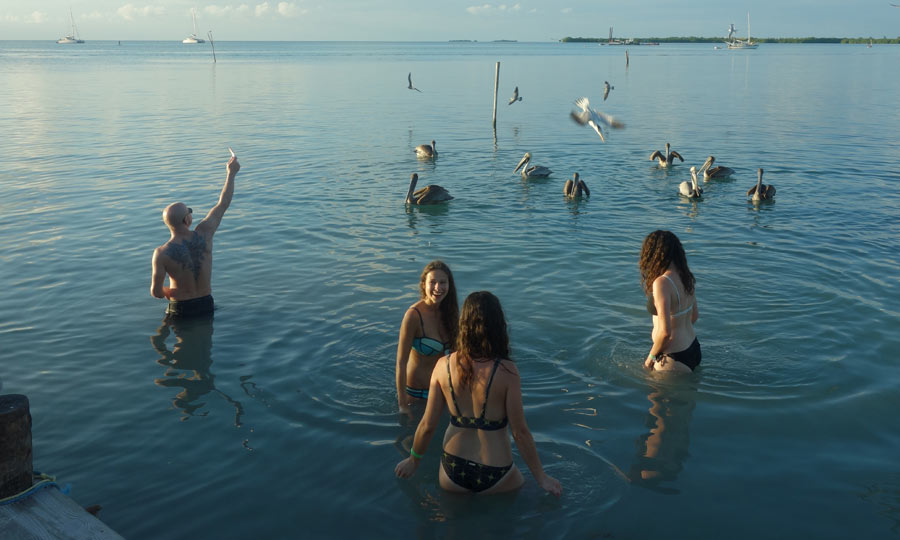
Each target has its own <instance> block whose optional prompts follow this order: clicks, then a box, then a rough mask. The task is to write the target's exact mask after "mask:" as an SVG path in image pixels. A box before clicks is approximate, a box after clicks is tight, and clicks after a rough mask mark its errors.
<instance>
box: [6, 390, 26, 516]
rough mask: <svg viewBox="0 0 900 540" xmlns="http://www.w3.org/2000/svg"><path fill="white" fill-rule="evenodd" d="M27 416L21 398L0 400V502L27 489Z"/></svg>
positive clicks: (23, 401)
mask: <svg viewBox="0 0 900 540" xmlns="http://www.w3.org/2000/svg"><path fill="white" fill-rule="evenodd" d="M31 459H32V458H31V412H30V410H29V407H28V398H27V397H25V396H23V395H21V394H8V395H5V396H0V499H3V498H5V497H10V496H12V495H15V494H16V493H19V492H21V491H24V490H26V489H28V488H30V487H31V478H32V475H33V473H34V469H33V467H32V461H31Z"/></svg>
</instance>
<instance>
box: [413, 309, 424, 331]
mask: <svg viewBox="0 0 900 540" xmlns="http://www.w3.org/2000/svg"><path fill="white" fill-rule="evenodd" d="M413 311H415V312H416V315H418V316H419V326H420V327H421V328H422V337H425V320H424V319H423V318H422V314H421V313H420V312H419V308H413Z"/></svg>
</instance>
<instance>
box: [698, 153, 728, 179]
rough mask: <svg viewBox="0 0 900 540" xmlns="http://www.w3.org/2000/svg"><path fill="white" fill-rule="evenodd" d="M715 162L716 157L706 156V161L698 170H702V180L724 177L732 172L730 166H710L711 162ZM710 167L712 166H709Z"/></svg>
mask: <svg viewBox="0 0 900 540" xmlns="http://www.w3.org/2000/svg"><path fill="white" fill-rule="evenodd" d="M715 162H716V158H714V157H713V156H709V157H708V158H706V163H704V164H703V167H701V168H700V170H702V171H703V181H704V182H706V181H707V180H710V179H713V178H725V177H728V176H731V175H732V174H734V169H732V168H731V167H722V166H721V165H717V166H715V167H712V164H713V163H715ZM710 167H712V168H710Z"/></svg>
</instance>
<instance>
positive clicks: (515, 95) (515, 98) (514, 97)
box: [509, 86, 522, 105]
mask: <svg viewBox="0 0 900 540" xmlns="http://www.w3.org/2000/svg"><path fill="white" fill-rule="evenodd" d="M517 101H522V98H521V97H519V87H518V86H517V87H516V89H515V90H513V95H512V97H511V98H509V104H510V105H512V104H513V103H515V102H517Z"/></svg>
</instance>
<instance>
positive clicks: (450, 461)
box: [441, 452, 513, 493]
mask: <svg viewBox="0 0 900 540" xmlns="http://www.w3.org/2000/svg"><path fill="white" fill-rule="evenodd" d="M441 466H442V467H443V468H444V472H445V473H447V476H448V477H449V478H450V480H452V481H453V483H454V484H456V485H457V486H459V487H462V488H465V489H468V490H469V491H474V492H475V493H478V492H480V491H484V490H486V489H489V488H491V487H493V486H495V485H496V484H497V482H499V481H500V479H501V478H503V477H504V476H505V475H506V473H507V472H509V470H510V469H511V468H512V466H513V464H512V463H510V464H509V465H507V466H506V467H493V466H491V465H482V464H481V463H477V462H475V461H470V460H468V459H464V458H461V457H458V456H454V455H453V454H448V453H447V452H444V453H443V455H442V456H441Z"/></svg>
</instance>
